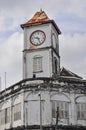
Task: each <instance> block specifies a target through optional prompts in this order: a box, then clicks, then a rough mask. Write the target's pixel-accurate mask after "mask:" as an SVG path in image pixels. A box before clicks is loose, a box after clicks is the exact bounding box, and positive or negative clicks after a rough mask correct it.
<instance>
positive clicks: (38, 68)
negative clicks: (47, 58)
mask: <svg viewBox="0 0 86 130" xmlns="http://www.w3.org/2000/svg"><path fill="white" fill-rule="evenodd" d="M42 61H43V57H42V56H41V55H36V56H34V57H33V73H40V72H43V66H42Z"/></svg>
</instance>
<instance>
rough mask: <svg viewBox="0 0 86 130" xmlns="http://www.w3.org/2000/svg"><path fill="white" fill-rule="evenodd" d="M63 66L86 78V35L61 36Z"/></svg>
mask: <svg viewBox="0 0 86 130" xmlns="http://www.w3.org/2000/svg"><path fill="white" fill-rule="evenodd" d="M60 55H61V66H66V67H67V68H69V69H71V70H72V71H73V72H75V73H77V74H80V75H81V76H82V77H84V78H86V70H85V66H86V34H84V35H81V34H74V35H73V36H71V35H62V36H60Z"/></svg>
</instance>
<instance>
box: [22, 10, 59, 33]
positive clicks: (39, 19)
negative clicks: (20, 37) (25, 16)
mask: <svg viewBox="0 0 86 130" xmlns="http://www.w3.org/2000/svg"><path fill="white" fill-rule="evenodd" d="M39 23H52V24H53V25H54V26H55V28H56V29H57V31H58V33H59V34H61V31H60V30H59V28H58V27H57V25H56V23H55V22H54V20H51V19H49V18H48V16H47V14H46V13H45V12H44V11H42V10H40V11H39V12H36V13H35V15H34V16H33V17H32V18H31V19H30V20H29V21H28V22H26V23H24V24H21V27H22V28H24V27H28V26H31V25H35V24H39Z"/></svg>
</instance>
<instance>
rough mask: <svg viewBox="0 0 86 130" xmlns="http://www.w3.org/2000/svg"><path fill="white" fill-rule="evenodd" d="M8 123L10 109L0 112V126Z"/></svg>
mask: <svg viewBox="0 0 86 130" xmlns="http://www.w3.org/2000/svg"><path fill="white" fill-rule="evenodd" d="M9 122H10V107H9V108H6V109H3V110H1V124H2V125H3V124H6V123H9Z"/></svg>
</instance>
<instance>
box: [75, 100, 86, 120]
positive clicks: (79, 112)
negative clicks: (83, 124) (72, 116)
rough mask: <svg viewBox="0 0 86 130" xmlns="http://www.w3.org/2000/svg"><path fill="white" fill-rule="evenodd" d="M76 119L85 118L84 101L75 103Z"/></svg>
mask: <svg viewBox="0 0 86 130" xmlns="http://www.w3.org/2000/svg"><path fill="white" fill-rule="evenodd" d="M76 107H77V120H86V114H85V113H86V103H81V102H79V103H77V104H76Z"/></svg>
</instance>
